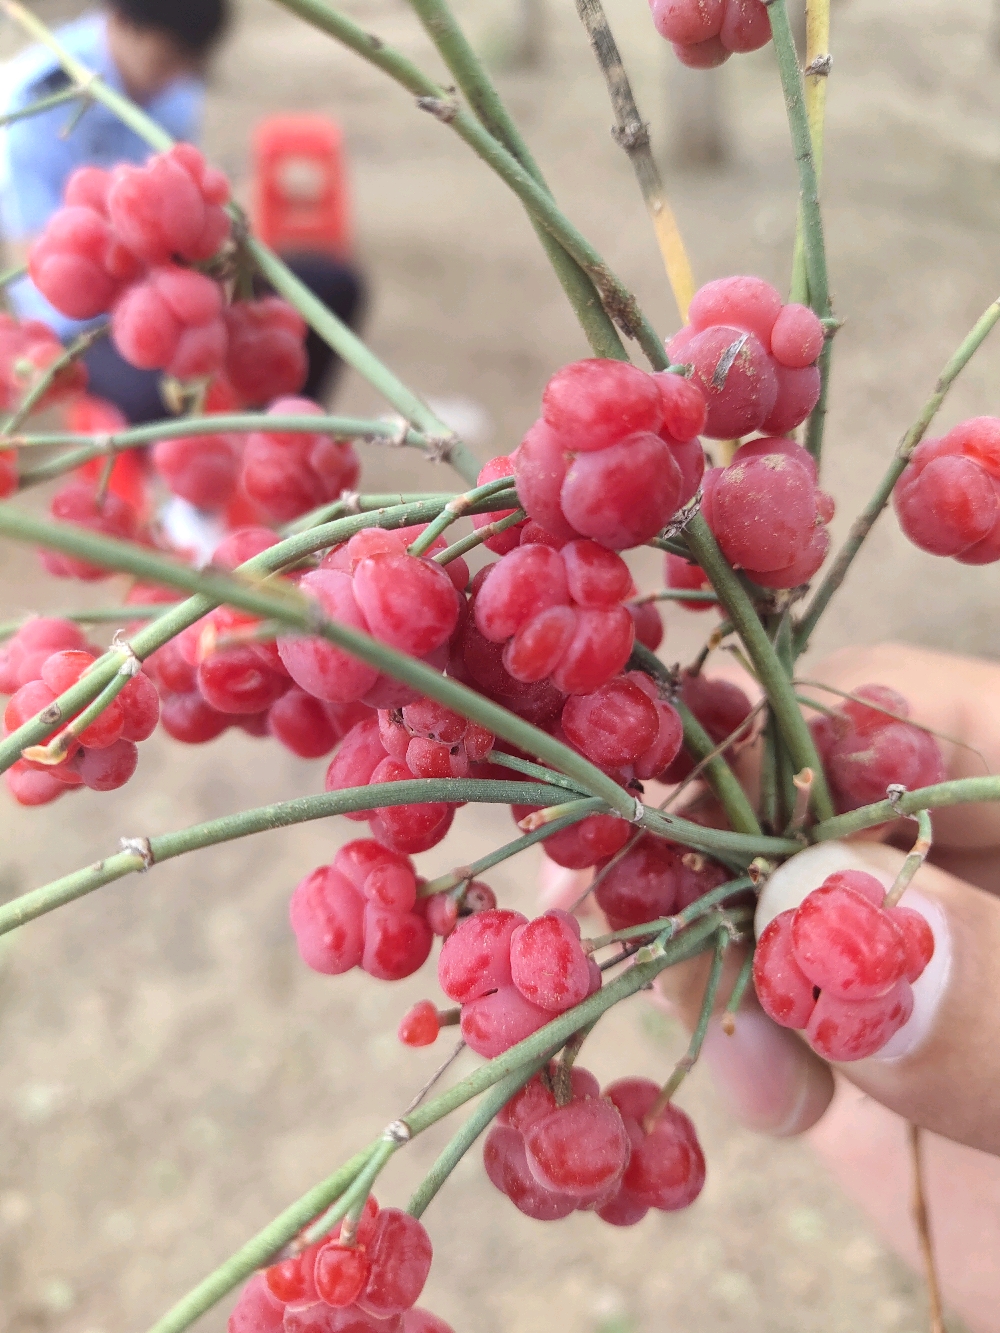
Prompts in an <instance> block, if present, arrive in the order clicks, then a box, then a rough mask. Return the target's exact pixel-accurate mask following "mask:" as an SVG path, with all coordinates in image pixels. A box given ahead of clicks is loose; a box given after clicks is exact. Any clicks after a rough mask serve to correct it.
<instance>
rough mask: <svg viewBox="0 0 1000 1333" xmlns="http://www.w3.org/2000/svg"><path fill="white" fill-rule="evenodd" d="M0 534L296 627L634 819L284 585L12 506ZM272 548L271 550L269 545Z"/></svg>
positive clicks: (568, 758)
mask: <svg viewBox="0 0 1000 1333" xmlns="http://www.w3.org/2000/svg"><path fill="white" fill-rule="evenodd" d="M0 533H6V534H7V535H8V536H14V537H18V538H19V539H21V540H25V541H33V542H40V543H42V544H43V545H45V546H51V547H53V548H54V549H55V550H57V551H64V552H66V553H68V554H70V555H76V556H79V557H81V558H82V559H84V560H91V561H93V563H95V564H98V565H102V566H104V567H105V568H108V569H118V570H122V571H125V572H127V573H131V574H135V575H138V576H139V577H140V578H144V579H149V580H150V581H152V582H154V583H162V584H166V585H167V586H168V587H173V588H183V589H185V590H186V591H188V592H194V593H203V594H204V595H205V596H206V597H209V598H213V599H214V600H215V601H218V602H225V603H227V604H228V605H230V606H235V607H239V608H240V609H241V610H243V611H249V612H250V613H251V614H252V615H257V616H262V617H264V618H265V619H274V620H277V621H280V622H281V623H282V624H283V625H287V626H289V628H291V629H293V630H298V631H300V632H302V633H304V634H312V635H318V636H319V637H321V638H324V639H327V640H328V641H329V642H330V643H333V644H335V645H336V646H337V647H338V648H341V649H343V650H344V651H345V652H348V653H350V654H351V656H352V657H356V658H359V659H360V660H361V661H362V662H367V663H368V664H369V665H370V666H373V667H375V668H376V669H377V670H378V671H384V672H386V673H387V674H389V675H391V676H392V677H393V678H394V679H395V680H400V681H402V682H404V684H407V685H412V686H413V687H414V688H415V689H417V690H419V691H420V692H421V693H422V694H425V695H426V696H427V697H428V698H430V699H435V700H436V701H437V702H438V703H442V704H444V705H445V706H446V707H447V708H452V709H454V711H455V712H457V713H460V714H461V715H462V716H463V717H468V718H471V720H472V721H474V722H478V723H479V725H480V726H483V727H485V728H486V729H487V730H489V731H492V732H494V733H495V734H496V735H498V736H502V737H503V738H504V740H507V741H510V742H511V743H512V744H514V745H516V746H518V747H520V748H521V749H524V750H527V751H528V752H529V753H531V754H534V755H535V756H536V757H537V758H539V759H541V760H543V761H544V762H546V763H550V764H551V765H552V767H553V768H556V769H558V770H559V771H560V772H562V773H565V774H566V775H567V776H568V777H572V778H576V779H578V780H579V782H580V784H581V786H582V787H583V788H584V790H586V791H587V792H588V793H589V794H590V795H592V796H600V797H601V798H602V799H603V800H605V801H607V803H608V805H609V806H610V807H611V808H612V809H613V810H616V811H617V812H618V813H619V814H621V815H624V816H625V817H626V818H627V819H632V818H634V817H635V814H636V809H635V800H634V798H633V797H632V796H630V795H629V794H628V792H626V791H625V790H624V789H623V788H621V787H619V786H618V784H617V783H616V782H613V781H612V780H611V779H610V778H608V777H607V776H605V774H604V773H602V772H601V770H600V769H599V768H597V767H596V765H594V764H591V763H590V762H589V761H588V760H586V759H584V758H582V756H580V755H579V754H577V752H576V751H575V750H572V749H570V747H569V746H568V745H564V744H563V743H562V742H561V741H557V740H556V739H555V738H554V737H552V736H550V735H549V734H548V733H547V732H544V731H542V730H540V728H538V727H533V726H531V724H530V723H528V722H525V721H523V719H521V718H519V717H516V716H515V715H514V714H513V713H509V712H508V711H507V710H506V709H505V708H502V707H501V706H500V705H499V704H495V703H494V702H493V701H492V700H491V699H486V698H485V697H484V696H483V695H480V694H477V693H476V692H475V691H474V690H471V689H469V688H468V686H466V685H462V684H461V683H460V682H459V681H457V680H452V679H451V678H449V677H447V676H442V675H440V674H439V673H438V672H437V671H435V670H434V669H433V667H429V666H427V665H426V664H425V663H423V662H420V661H418V660H417V659H416V658H413V657H409V656H408V655H407V654H406V653H402V652H399V651H398V650H397V649H395V648H390V647H389V646H388V645H387V644H384V643H381V642H379V640H378V639H374V638H372V637H371V635H369V634H363V633H361V631H359V630H356V629H352V628H350V627H349V626H347V625H345V624H341V623H340V622H339V621H334V620H328V619H326V618H325V617H323V616H322V614H321V612H320V609H319V607H318V605H317V604H316V603H315V602H310V601H309V600H308V598H306V597H304V596H303V595H302V594H301V593H300V592H298V590H297V589H294V588H292V587H291V585H289V584H281V583H273V582H272V583H269V584H266V585H258V586H256V587H253V586H248V584H247V583H246V581H245V580H241V579H239V578H237V577H232V576H228V575H225V574H221V573H217V572H214V571H211V570H204V571H202V572H201V573H199V572H197V571H195V570H192V569H190V568H188V567H187V566H185V565H179V564H177V563H176V562H174V561H172V560H168V559H165V558H164V557H163V556H161V555H158V554H156V553H155V552H152V551H148V550H146V549H145V548H141V547H137V546H133V545H132V544H130V543H128V542H121V541H117V540H115V539H113V538H109V537H102V536H99V535H98V534H96V533H93V532H88V531H86V530H85V529H83V528H77V527H73V526H71V525H70V524H63V523H49V522H46V521H45V520H43V519H39V518H36V517H35V516H34V515H30V514H26V513H24V512H23V511H21V510H19V509H16V508H15V507H14V506H12V505H9V504H6V505H2V506H0ZM311 535H312V534H309V533H304V534H302V536H301V537H298V538H291V539H289V541H288V543H286V545H288V546H291V545H293V544H294V543H296V542H303V541H305V540H306V539H307V538H308V537H310V536H311ZM271 549H272V550H274V548H273V547H272V548H271ZM154 623H159V622H154ZM136 637H137V640H138V636H136ZM133 648H134V651H135V652H136V655H137V656H138V655H139V649H138V647H136V646H135V645H133ZM95 674H96V669H95ZM10 742H11V737H7V740H6V742H5V744H6V745H7V746H8V747H9V746H10ZM0 749H2V747H0Z"/></svg>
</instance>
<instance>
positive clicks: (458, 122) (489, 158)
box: [277, 0, 670, 425]
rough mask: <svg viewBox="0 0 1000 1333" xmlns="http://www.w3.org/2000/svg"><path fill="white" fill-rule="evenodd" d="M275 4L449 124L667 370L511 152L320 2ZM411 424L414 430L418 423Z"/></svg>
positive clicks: (627, 295) (617, 292)
mask: <svg viewBox="0 0 1000 1333" xmlns="http://www.w3.org/2000/svg"><path fill="white" fill-rule="evenodd" d="M277 2H278V4H281V5H283V6H284V7H285V8H286V9H289V10H291V11H292V12H293V13H295V14H298V15H299V17H300V18H303V19H305V20H306V22H308V23H311V24H312V25H313V26H314V27H317V28H321V29H322V30H323V31H324V32H327V33H329V34H330V36H331V37H334V38H336V40H337V41H339V42H343V43H344V45H345V46H348V47H350V49H351V50H352V51H356V52H357V53H358V54H359V55H361V56H363V57H364V58H365V59H366V60H369V61H371V63H372V64H374V65H377V66H378V67H379V68H380V69H382V70H384V71H385V73H387V74H389V75H390V76H391V77H392V78H394V79H395V80H396V81H397V83H401V84H402V85H403V87H404V88H406V89H408V90H409V91H410V92H411V93H413V94H414V95H415V96H416V97H417V99H418V105H419V106H420V107H421V108H422V109H423V110H424V111H428V112H430V113H431V114H432V115H433V116H434V117H435V118H436V119H437V120H440V121H441V122H442V124H445V125H450V126H451V128H452V129H453V130H454V131H455V133H456V134H458V136H459V137H460V138H461V139H463V140H464V141H465V142H466V143H467V144H468V145H469V147H470V148H472V150H473V152H475V153H476V154H477V156H479V157H481V158H482V159H483V161H484V162H485V163H486V164H487V166H489V167H491V168H492V169H493V170H494V171H495V172H496V173H497V175H498V176H499V177H500V178H501V180H503V181H504V182H505V183H506V184H507V185H509V186H510V188H511V189H512V190H513V191H514V193H515V194H516V195H517V196H518V198H519V199H520V200H521V202H522V203H523V204H524V206H525V208H526V209H527V210H528V212H529V213H530V214H531V216H532V218H535V219H537V220H538V222H540V223H541V225H542V226H543V227H544V228H545V229H546V231H548V232H549V233H550V234H551V235H552V236H554V237H555V239H556V240H557V241H558V242H559V244H560V245H561V246H562V247H563V249H564V250H566V251H567V253H568V254H570V255H571V256H572V257H573V259H575V260H576V262H577V263H578V264H579V265H580V267H581V268H582V269H583V270H584V272H585V273H586V274H587V276H588V277H589V278H590V280H591V281H592V282H593V284H594V286H595V288H596V289H597V291H598V292H599V293H600V297H601V304H602V305H603V306H604V309H605V310H606V311H607V313H608V316H609V317H610V318H611V319H612V320H613V321H614V323H615V324H616V325H617V326H618V327H619V328H620V329H621V330H622V332H623V333H625V334H626V335H627V336H628V337H630V338H634V339H635V340H636V342H638V344H639V346H640V347H641V348H642V351H643V353H644V354H645V356H646V358H647V359H648V360H649V362H650V364H651V365H652V367H653V369H654V370H666V368H667V366H668V365H669V364H670V363H669V361H668V360H667V357H666V355H665V353H664V350H663V343H662V342H661V341H660V337H659V335H658V334H657V332H656V330H655V329H654V328H653V326H652V325H651V324H650V323H649V321H648V320H647V319H646V317H645V315H644V314H643V313H642V311H641V310H640V309H639V305H638V303H637V301H636V299H635V297H634V296H633V295H632V293H631V292H630V291H629V290H628V288H627V287H626V286H625V285H624V283H623V282H622V281H621V279H620V278H618V277H617V275H616V274H614V273H613V272H612V271H611V269H609V268H608V266H607V264H606V263H605V262H604V260H603V259H602V258H601V256H600V255H599V254H598V253H597V251H596V250H595V249H594V247H593V246H592V245H591V244H590V243H589V241H587V240H586V239H585V238H584V237H583V236H581V234H580V233H579V232H578V231H577V230H576V228H575V227H574V226H573V225H572V224H571V223H570V222H569V221H568V220H567V218H566V216H565V215H564V214H563V213H562V212H561V211H560V210H559V209H558V208H557V207H556V205H555V204H554V203H553V201H552V196H551V195H550V194H549V193H548V191H547V190H546V189H545V188H544V187H543V186H541V185H539V184H538V182H537V181H536V180H535V178H534V177H533V176H532V175H531V174H530V173H529V172H528V171H526V170H525V168H524V167H523V166H522V165H521V163H520V162H519V161H518V160H517V158H516V157H514V156H513V154H512V153H509V152H508V151H507V149H506V148H504V147H503V145H502V144H501V143H500V142H499V141H498V140H497V139H494V137H493V135H492V134H490V133H489V132H488V131H487V130H486V129H485V128H484V127H483V126H482V125H481V124H480V123H479V121H478V120H477V119H476V117H475V116H473V115H472V114H471V113H470V112H468V111H465V110H463V109H462V108H461V107H460V106H458V104H457V103H456V101H455V98H454V96H452V95H451V94H450V93H448V92H447V91H446V90H445V89H444V88H442V87H441V86H440V85H439V84H437V83H435V81H434V80H433V79H431V78H429V77H428V76H427V75H426V74H424V73H423V71H422V70H420V69H418V68H417V66H416V65H414V64H413V63H412V61H410V60H408V59H407V58H406V57H405V56H404V55H402V53H401V52H399V51H396V50H394V49H393V48H392V47H391V46H389V45H387V43H385V42H383V41H382V39H381V38H378V37H373V36H372V34H371V33H368V32H365V31H364V29H363V28H361V27H359V26H358V25H357V24H356V23H354V22H352V20H351V19H349V18H347V16H346V15H344V14H341V13H339V12H338V11H337V10H335V9H332V8H331V7H330V6H329V5H326V4H324V3H322V0H277ZM416 424H418V425H419V422H417V423H416Z"/></svg>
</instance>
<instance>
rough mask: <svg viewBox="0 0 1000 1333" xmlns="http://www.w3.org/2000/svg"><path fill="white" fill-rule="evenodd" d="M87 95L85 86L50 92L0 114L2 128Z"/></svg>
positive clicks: (0, 127) (0, 126) (76, 100)
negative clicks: (14, 109)
mask: <svg viewBox="0 0 1000 1333" xmlns="http://www.w3.org/2000/svg"><path fill="white" fill-rule="evenodd" d="M85 96H86V92H85V91H84V89H83V88H77V87H72V88H63V89H61V90H60V91H59V92H57V93H50V94H49V96H48V97H39V98H38V100H37V101H35V102H28V103H27V105H26V106H22V107H19V108H18V109H17V110H16V111H5V112H4V114H3V115H2V116H0V129H5V128H6V127H7V126H8V125H13V124H15V123H16V122H17V121H19V120H27V119H29V117H31V116H41V115H43V114H44V113H45V112H46V111H52V110H53V109H54V108H55V107H57V106H65V105H66V103H67V102H78V101H79V100H80V99H81V98H82V97H85Z"/></svg>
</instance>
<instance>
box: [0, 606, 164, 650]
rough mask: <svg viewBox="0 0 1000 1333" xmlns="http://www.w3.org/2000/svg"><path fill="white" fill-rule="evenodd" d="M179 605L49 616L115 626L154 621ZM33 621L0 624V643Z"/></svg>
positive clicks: (27, 618) (105, 608) (29, 618)
mask: <svg viewBox="0 0 1000 1333" xmlns="http://www.w3.org/2000/svg"><path fill="white" fill-rule="evenodd" d="M179 605H180V603H179V602H153V603H151V604H149V605H147V606H140V605H139V604H138V603H137V604H136V605H135V606H98V607H93V608H92V609H91V610H89V611H53V612H52V613H51V614H52V615H53V616H54V617H55V618H56V619H57V620H71V621H73V622H74V624H78V625H116V624H117V623H118V622H119V621H121V620H154V619H155V618H156V617H157V616H162V615H163V613H164V612H165V611H169V610H171V609H172V608H173V607H174V606H179ZM34 619H35V617H34V616H33V615H31V616H22V617H21V619H20V620H6V621H4V622H2V623H0V643H2V642H3V640H4V639H9V638H10V637H11V636H12V635H14V634H16V633H17V632H18V630H20V629H21V628H23V626H25V625H27V624H28V623H29V622H30V621H32V620H34Z"/></svg>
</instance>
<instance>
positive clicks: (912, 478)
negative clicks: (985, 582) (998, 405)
mask: <svg viewBox="0 0 1000 1333" xmlns="http://www.w3.org/2000/svg"><path fill="white" fill-rule="evenodd" d="M892 498H893V504H894V505H895V507H896V514H897V516H898V518H899V523H900V527H901V528H902V529H903V531H904V532H905V533H906V535H907V537H909V539H910V541H911V542H913V544H914V546H919V547H920V549H921V550H922V551H930V553H931V555H950V556H954V558H955V559H956V560H958V561H959V562H960V563H961V564H963V565H990V564H993V562H994V561H995V560H1000V419H998V418H997V417H973V418H972V420H971V421H963V422H962V423H961V424H960V425H958V426H955V427H954V428H953V429H952V430H950V431H949V432H948V434H947V435H944V436H942V438H941V439H940V440H923V441H922V442H921V443H920V444H918V445H917V447H916V449H914V451H913V454H912V455H911V457H910V461H909V463H908V464H907V467H906V471H905V472H904V473H903V475H902V477H901V478H900V480H899V482H898V483H897V485H896V489H895V490H894V491H893V497H892Z"/></svg>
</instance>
